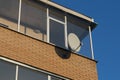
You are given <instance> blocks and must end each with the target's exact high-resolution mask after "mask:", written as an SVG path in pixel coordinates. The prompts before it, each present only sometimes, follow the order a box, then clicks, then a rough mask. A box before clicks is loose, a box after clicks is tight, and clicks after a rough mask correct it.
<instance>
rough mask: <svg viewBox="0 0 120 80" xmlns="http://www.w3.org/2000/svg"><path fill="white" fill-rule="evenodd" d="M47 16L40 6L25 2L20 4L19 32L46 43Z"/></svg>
mask: <svg viewBox="0 0 120 80" xmlns="http://www.w3.org/2000/svg"><path fill="white" fill-rule="evenodd" d="M46 27H47V16H46V7H45V6H44V5H42V4H40V3H39V4H38V3H36V2H32V1H29V0H25V1H23V2H22V11H21V26H20V32H22V33H24V34H26V35H29V36H31V37H34V38H37V39H40V40H43V41H46Z"/></svg>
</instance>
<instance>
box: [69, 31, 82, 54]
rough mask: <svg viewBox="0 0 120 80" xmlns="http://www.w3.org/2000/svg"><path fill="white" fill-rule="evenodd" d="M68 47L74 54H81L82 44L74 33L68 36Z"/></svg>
mask: <svg viewBox="0 0 120 80" xmlns="http://www.w3.org/2000/svg"><path fill="white" fill-rule="evenodd" d="M68 45H69V48H70V49H71V50H72V51H73V52H79V51H80V49H81V42H80V40H79V38H78V37H77V35H75V34H74V33H70V34H69V35H68Z"/></svg>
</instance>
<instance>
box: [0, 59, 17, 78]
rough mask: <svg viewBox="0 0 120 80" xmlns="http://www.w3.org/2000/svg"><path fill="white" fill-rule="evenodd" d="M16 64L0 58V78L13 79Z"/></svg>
mask: <svg viewBox="0 0 120 80" xmlns="http://www.w3.org/2000/svg"><path fill="white" fill-rule="evenodd" d="M15 73H16V65H14V64H11V63H8V62H5V61H2V60H0V80H15Z"/></svg>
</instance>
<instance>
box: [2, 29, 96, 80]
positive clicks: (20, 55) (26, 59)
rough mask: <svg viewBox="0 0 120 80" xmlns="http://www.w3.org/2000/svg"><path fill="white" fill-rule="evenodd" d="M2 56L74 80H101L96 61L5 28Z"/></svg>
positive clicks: (3, 30) (3, 31)
mask: <svg viewBox="0 0 120 80" xmlns="http://www.w3.org/2000/svg"><path fill="white" fill-rule="evenodd" d="M66 55H68V56H66ZM0 56H4V57H7V58H10V59H13V60H16V61H19V62H22V63H25V64H28V65H31V66H34V67H36V68H39V69H43V70H46V71H49V72H52V73H55V74H58V75H61V76H65V77H68V78H70V79H73V80H98V79H97V71H96V62H95V61H93V60H90V59H88V58H85V57H83V56H80V55H77V54H74V53H70V52H68V51H66V50H64V49H60V48H58V47H55V46H53V45H50V44H47V43H45V42H42V41H39V40H36V39H33V38H30V37H28V36H25V35H23V34H20V33H17V32H15V31H12V30H9V29H7V28H3V27H0ZM61 56H62V57H61Z"/></svg>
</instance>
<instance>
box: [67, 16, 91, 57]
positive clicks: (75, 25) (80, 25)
mask: <svg viewBox="0 0 120 80" xmlns="http://www.w3.org/2000/svg"><path fill="white" fill-rule="evenodd" d="M67 25H68V27H67V29H68V35H69V34H70V33H74V34H75V35H76V36H77V37H78V38H79V40H80V41H81V49H80V51H79V52H78V53H79V54H82V55H84V56H87V57H91V56H90V54H91V50H90V41H89V40H90V39H89V31H88V24H87V23H85V21H83V20H80V19H77V18H74V17H71V16H69V17H68V24H67Z"/></svg>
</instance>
